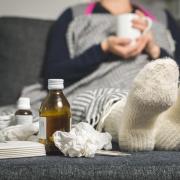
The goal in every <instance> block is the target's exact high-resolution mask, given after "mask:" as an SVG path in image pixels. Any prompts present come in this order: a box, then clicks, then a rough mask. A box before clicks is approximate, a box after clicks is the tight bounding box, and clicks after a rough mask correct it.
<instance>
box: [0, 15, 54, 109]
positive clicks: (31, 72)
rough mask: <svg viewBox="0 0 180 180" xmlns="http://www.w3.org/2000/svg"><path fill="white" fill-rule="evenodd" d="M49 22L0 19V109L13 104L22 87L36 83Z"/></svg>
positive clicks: (11, 18) (50, 22)
mask: <svg viewBox="0 0 180 180" xmlns="http://www.w3.org/2000/svg"><path fill="white" fill-rule="evenodd" d="M51 24H52V21H46V20H35V19H27V18H15V17H14V18H13V17H1V18H0V82H1V85H0V106H1V105H6V104H12V103H15V102H16V100H17V98H18V96H19V95H20V92H21V90H22V87H23V86H25V85H29V84H32V83H35V82H37V81H38V80H39V76H40V72H41V67H42V63H43V59H44V54H45V47H46V39H47V34H48V32H49V28H50V27H51Z"/></svg>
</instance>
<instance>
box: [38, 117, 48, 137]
mask: <svg viewBox="0 0 180 180" xmlns="http://www.w3.org/2000/svg"><path fill="white" fill-rule="evenodd" d="M46 125H47V124H46V117H40V118H39V139H46V138H47V136H46V134H47V133H46Z"/></svg>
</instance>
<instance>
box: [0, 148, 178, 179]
mask: <svg viewBox="0 0 180 180" xmlns="http://www.w3.org/2000/svg"><path fill="white" fill-rule="evenodd" d="M179 159H180V152H158V151H152V152H140V153H133V154H132V155H131V156H127V157H107V156H96V157H95V158H92V159H91V158H68V157H63V156H47V157H35V158H23V159H11V160H1V161H0V177H3V179H13V180H24V179H36V180H39V179H43V180H50V179H51V180H53V179H58V180H60V179H63V180H72V179H73V180H81V179H82V180H85V179H92V180H99V179H103V180H106V179H107V180H109V179H111V180H115V179H118V180H121V179H122V180H125V179H133V180H145V179H146V180H152V179H153V180H170V179H172V180H179V179H180V161H179Z"/></svg>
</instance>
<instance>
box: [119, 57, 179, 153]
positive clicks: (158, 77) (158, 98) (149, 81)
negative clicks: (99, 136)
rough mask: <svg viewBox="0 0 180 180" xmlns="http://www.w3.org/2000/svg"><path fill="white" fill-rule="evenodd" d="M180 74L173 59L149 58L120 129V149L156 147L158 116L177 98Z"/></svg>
mask: <svg viewBox="0 0 180 180" xmlns="http://www.w3.org/2000/svg"><path fill="white" fill-rule="evenodd" d="M178 75H179V71H178V67H177V64H176V63H175V61H173V60H171V59H158V60H156V61H153V62H150V63H149V64H147V65H146V66H145V67H144V68H143V69H142V70H141V71H140V73H139V74H138V75H137V77H136V78H135V80H134V83H133V85H132V89H131V90H130V92H129V95H128V99H127V103H126V105H125V108H124V112H123V115H122V120H121V122H122V124H121V126H120V128H119V132H118V138H119V146H120V149H121V150H126V151H149V150H153V149H154V146H155V133H156V129H155V124H156V119H157V117H158V115H159V114H160V113H161V112H163V111H165V110H167V109H168V108H169V107H170V106H172V105H173V104H174V102H175V101H176V98H177V83H178Z"/></svg>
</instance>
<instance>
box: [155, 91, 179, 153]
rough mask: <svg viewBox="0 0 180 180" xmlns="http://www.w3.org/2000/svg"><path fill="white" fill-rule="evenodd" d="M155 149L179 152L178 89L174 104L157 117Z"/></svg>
mask: <svg viewBox="0 0 180 180" xmlns="http://www.w3.org/2000/svg"><path fill="white" fill-rule="evenodd" d="M156 128H157V130H156V131H157V134H156V144H155V148H156V149H157V150H180V89H179V93H178V99H177V101H176V103H175V104H174V105H173V106H172V107H171V108H169V109H168V110H167V111H165V112H163V113H162V114H161V115H160V116H159V117H158V123H157V127H156Z"/></svg>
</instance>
